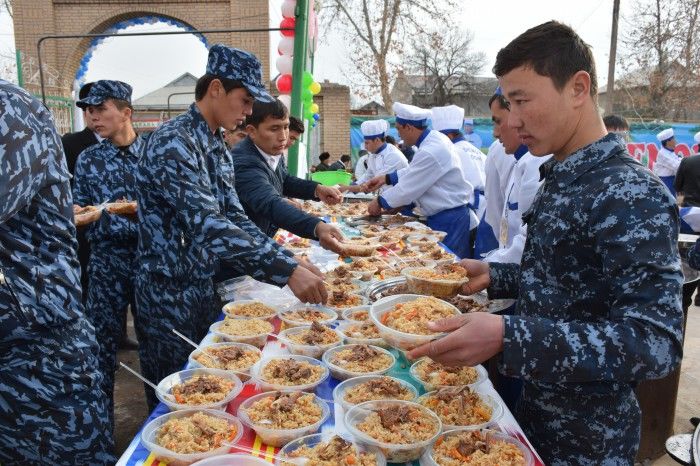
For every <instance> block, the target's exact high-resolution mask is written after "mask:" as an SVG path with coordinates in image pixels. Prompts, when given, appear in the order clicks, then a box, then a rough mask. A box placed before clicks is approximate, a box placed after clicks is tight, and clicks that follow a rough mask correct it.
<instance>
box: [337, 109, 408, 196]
mask: <svg viewBox="0 0 700 466" xmlns="http://www.w3.org/2000/svg"><path fill="white" fill-rule="evenodd" d="M360 131H362V136H363V137H364V139H365V148H366V149H367V150H368V151H369V155H368V156H367V170H366V171H365V172H364V174H363V175H362V176H358V177H357V181H356V182H355V183H356V185H354V186H348V187H347V188H346V190H347V191H350V192H355V193H356V192H360V191H363V192H366V189H367V186H366V185H365V183H366V182H367V181H369V180H371V179H372V178H374V177H376V176H379V175H386V174H387V173H393V172H395V171H398V170H400V169H402V168H406V167H408V160H406V156H405V155H403V152H401V151H400V150H399V148H398V147H396V146H395V145H393V144H387V143H386V141H385V137H386V133H387V131H389V123H387V121H386V120H368V121H364V122H362V124H361V125H360Z"/></svg>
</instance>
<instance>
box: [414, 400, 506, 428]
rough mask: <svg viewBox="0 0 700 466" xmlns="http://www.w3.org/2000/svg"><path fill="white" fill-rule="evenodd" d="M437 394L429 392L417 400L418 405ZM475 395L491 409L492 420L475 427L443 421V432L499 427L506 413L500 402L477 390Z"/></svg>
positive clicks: (474, 425)
mask: <svg viewBox="0 0 700 466" xmlns="http://www.w3.org/2000/svg"><path fill="white" fill-rule="evenodd" d="M435 393H436V391H432V392H428V393H425V394H423V395H421V396H420V397H418V399H417V400H416V403H421V402H422V401H423V400H425V399H426V398H429V397H431V396H432V395H434V394H435ZM475 393H476V394H477V395H479V398H481V400H482V401H483V402H484V403H485V404H486V405H488V406H489V407H490V408H491V419H489V420H488V421H486V422H481V423H479V424H473V425H468V426H458V425H453V424H446V423H445V422H444V421H442V419H441V421H442V430H443V432H444V431H448V430H452V429H457V428H460V427H471V428H473V429H480V428H486V427H496V426H497V424H498V421H500V420H501V418H502V417H503V414H504V412H505V411H504V409H503V405H502V404H501V402H500V401H498V400H497V399H496V398H494V397H492V396H491V395H487V394H485V393H480V392H478V391H476V390H475ZM426 408H427V406H426ZM428 409H430V408H428ZM438 417H440V416H439V415H438Z"/></svg>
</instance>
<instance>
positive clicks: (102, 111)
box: [73, 80, 143, 428]
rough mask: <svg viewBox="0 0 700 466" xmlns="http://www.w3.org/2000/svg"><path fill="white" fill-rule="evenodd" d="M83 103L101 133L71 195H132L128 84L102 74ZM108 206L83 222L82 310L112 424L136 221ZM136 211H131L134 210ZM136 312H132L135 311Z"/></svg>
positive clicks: (82, 199)
mask: <svg viewBox="0 0 700 466" xmlns="http://www.w3.org/2000/svg"><path fill="white" fill-rule="evenodd" d="M77 105H78V106H79V107H80V108H85V109H86V112H85V114H86V116H87V118H90V120H91V121H92V124H93V126H94V128H95V130H96V131H97V132H98V134H99V135H100V136H102V137H103V138H104V139H103V140H102V142H100V143H99V144H95V145H93V146H90V147H88V148H87V149H85V150H84V151H83V152H82V153H81V154H80V156H79V157H78V162H77V164H76V168H75V183H74V186H73V200H74V202H75V204H76V205H78V206H87V205H99V204H102V203H104V202H116V201H120V200H127V201H132V202H133V201H135V200H136V164H137V163H138V160H139V155H140V151H141V147H142V145H143V139H142V138H141V137H139V136H137V135H136V132H135V131H134V127H133V126H132V124H131V115H132V113H133V108H132V107H131V86H129V85H128V84H126V83H123V82H121V81H110V80H101V81H97V82H95V83H94V84H93V86H92V87H91V88H90V92H89V93H88V95H87V97H85V98H84V99H82V100H79V101H78V102H77ZM111 208H112V207H111V205H110V206H108V208H107V212H106V213H104V214H103V215H101V216H100V217H99V219H97V221H96V222H95V223H92V224H89V225H86V226H84V228H85V230H86V236H87V239H88V241H89V243H90V250H91V255H90V262H89V263H88V274H89V277H90V279H89V281H88V289H87V290H84V292H85V293H87V301H86V303H85V314H86V315H87V317H88V319H90V322H92V324H93V325H94V326H95V332H96V334H97V341H98V343H99V345H100V355H99V361H100V370H101V371H102V375H103V380H104V383H103V387H102V389H103V391H104V392H105V395H106V396H107V401H108V403H109V404H108V406H109V414H110V420H111V421H112V422H111V424H112V428H113V425H114V397H113V394H114V372H115V371H116V369H117V346H118V344H119V339H120V338H121V335H122V328H124V326H125V325H126V311H127V306H129V305H131V306H132V312H134V311H135V303H134V270H136V269H137V266H138V264H137V261H136V259H137V256H136V248H137V246H138V225H136V224H135V223H134V222H132V221H131V220H129V219H127V218H126V217H124V216H121V215H118V214H111V213H109V210H110V209H111ZM132 213H134V214H135V211H134V212H132ZM134 313H135V312H134Z"/></svg>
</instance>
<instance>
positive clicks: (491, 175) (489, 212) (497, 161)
mask: <svg viewBox="0 0 700 466" xmlns="http://www.w3.org/2000/svg"><path fill="white" fill-rule="evenodd" d="M514 166H515V157H514V156H513V155H508V154H506V149H505V147H503V144H501V141H499V140H498V139H496V140H495V141H493V143H492V144H491V147H489V153H488V155H487V156H486V166H485V169H486V189H485V190H484V191H485V192H486V203H485V204H486V211H485V212H484V218H483V220H484V221H485V222H486V223H488V224H489V226H490V227H491V229H492V230H493V234H494V235H495V237H496V239H498V237H499V233H500V231H501V230H500V228H501V215H502V214H503V203H504V202H505V198H506V188H507V187H508V181H510V174H511V172H512V171H513V167H514Z"/></svg>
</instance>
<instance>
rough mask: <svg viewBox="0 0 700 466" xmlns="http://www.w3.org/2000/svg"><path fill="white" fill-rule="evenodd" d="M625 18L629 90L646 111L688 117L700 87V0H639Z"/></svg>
mask: <svg viewBox="0 0 700 466" xmlns="http://www.w3.org/2000/svg"><path fill="white" fill-rule="evenodd" d="M626 21H627V23H628V28H627V29H628V30H629V31H630V32H629V33H628V34H627V35H626V37H625V38H624V39H623V44H624V45H625V49H626V53H624V54H623V58H622V65H623V69H624V70H625V72H626V74H625V76H623V77H622V78H621V79H620V84H621V86H622V87H626V88H627V90H628V92H627V93H626V94H627V95H628V97H629V98H630V99H634V100H635V102H633V104H634V106H635V107H636V108H638V109H641V111H642V112H643V114H645V115H646V116H649V117H653V118H682V119H686V118H688V115H689V113H690V112H692V109H691V107H692V106H693V105H695V106H697V103H696V102H697V98H696V97H695V98H693V96H696V95H697V92H698V89H699V87H698V86H700V75H699V73H700V51H698V48H699V45H700V0H639V1H638V2H637V5H636V7H635V8H634V13H633V15H632V16H631V17H629V18H626ZM634 90H636V92H634Z"/></svg>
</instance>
